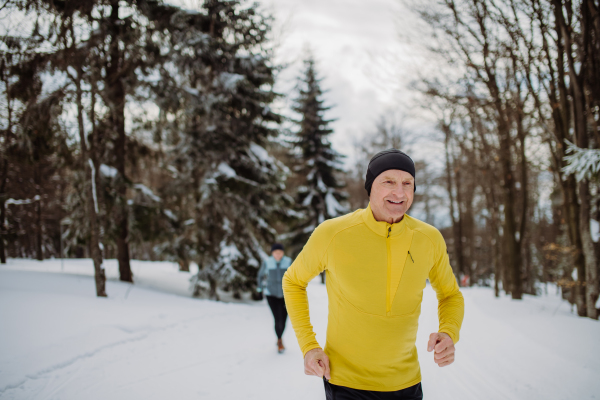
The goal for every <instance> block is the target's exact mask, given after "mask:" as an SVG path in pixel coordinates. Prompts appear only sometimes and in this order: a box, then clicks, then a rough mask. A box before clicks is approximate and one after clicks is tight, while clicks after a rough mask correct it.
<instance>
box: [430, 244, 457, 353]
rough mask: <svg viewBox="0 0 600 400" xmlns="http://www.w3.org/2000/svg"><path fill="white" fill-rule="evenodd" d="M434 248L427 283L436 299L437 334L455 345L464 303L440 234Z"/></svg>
mask: <svg viewBox="0 0 600 400" xmlns="http://www.w3.org/2000/svg"><path fill="white" fill-rule="evenodd" d="M434 246H435V247H436V251H435V254H436V256H435V260H434V265H433V268H432V269H431V271H430V272H429V281H430V282H431V287H433V289H434V290H435V292H436V294H437V299H438V319H439V322H440V326H439V332H444V333H447V334H448V335H450V338H451V339H452V341H453V342H454V343H455V344H456V342H458V339H459V332H460V327H461V325H462V321H463V317H464V315H465V301H464V298H463V295H462V293H461V292H460V290H459V289H458V284H457V283H456V278H455V276H454V273H453V271H452V267H451V266H450V261H449V258H448V252H447V251H446V243H445V241H444V238H443V236H442V235H441V233H440V234H439V236H438V237H437V243H435V244H434Z"/></svg>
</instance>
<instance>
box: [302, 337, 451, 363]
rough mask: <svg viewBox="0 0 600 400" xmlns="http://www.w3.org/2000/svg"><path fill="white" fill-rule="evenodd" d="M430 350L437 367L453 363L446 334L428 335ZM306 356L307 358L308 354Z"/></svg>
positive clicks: (449, 340)
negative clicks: (432, 352)
mask: <svg viewBox="0 0 600 400" xmlns="http://www.w3.org/2000/svg"><path fill="white" fill-rule="evenodd" d="M432 350H435V352H434V354H433V361H435V363H436V364H437V365H438V367H445V366H446V365H450V364H452V363H453V362H454V352H455V349H454V342H453V341H452V339H450V336H449V335H448V334H447V333H444V332H436V333H432V334H431V335H429V342H428V343H427V351H432ZM306 355H307V356H308V353H306Z"/></svg>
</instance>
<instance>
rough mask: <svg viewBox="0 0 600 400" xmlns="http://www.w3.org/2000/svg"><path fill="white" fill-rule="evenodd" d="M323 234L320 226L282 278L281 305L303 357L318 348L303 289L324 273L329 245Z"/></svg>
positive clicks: (326, 235)
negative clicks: (284, 309) (283, 304)
mask: <svg viewBox="0 0 600 400" xmlns="http://www.w3.org/2000/svg"><path fill="white" fill-rule="evenodd" d="M327 231H328V230H327V229H325V228H323V224H321V225H320V226H319V227H317V229H315V231H314V232H313V233H312V235H311V236H310V239H308V242H307V243H306V245H305V246H304V248H303V249H302V251H301V252H300V254H299V255H298V257H296V260H294V262H293V263H292V265H291V266H290V267H289V268H288V270H287V271H286V273H285V275H284V276H283V294H284V297H285V305H286V308H287V311H288V315H289V316H290V321H291V322H292V327H293V328H294V331H295V332H296V338H297V339H298V344H299V345H300V349H301V350H302V354H303V355H306V353H307V352H308V351H310V350H312V349H316V348H321V346H319V343H318V342H317V340H316V337H315V336H316V335H315V332H314V330H313V326H312V324H311V323H310V316H309V311H308V297H307V296H306V286H307V285H308V282H310V281H311V280H312V279H313V278H314V277H315V276H317V275H319V273H321V272H323V271H324V270H325V269H327V260H326V253H327V247H328V245H329V243H330V242H331V239H330V238H329V236H330V235H328V232H327Z"/></svg>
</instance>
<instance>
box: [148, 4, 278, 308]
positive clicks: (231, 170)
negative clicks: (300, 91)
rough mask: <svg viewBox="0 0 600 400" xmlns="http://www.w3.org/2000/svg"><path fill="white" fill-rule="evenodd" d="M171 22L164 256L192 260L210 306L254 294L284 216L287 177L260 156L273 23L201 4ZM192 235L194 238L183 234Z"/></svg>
mask: <svg viewBox="0 0 600 400" xmlns="http://www.w3.org/2000/svg"><path fill="white" fill-rule="evenodd" d="M171 21H174V24H175V26H176V29H175V30H172V31H171V33H170V35H171V36H169V38H168V40H169V42H168V44H167V47H168V48H170V49H171V53H170V54H169V58H170V60H171V63H170V64H169V68H164V69H162V70H161V80H160V85H156V87H155V91H156V96H157V99H158V100H157V102H158V104H160V106H161V115H162V117H161V119H160V121H159V124H158V126H157V129H158V130H159V131H160V133H159V135H158V136H161V137H164V138H165V139H164V140H165V141H166V144H167V146H170V147H171V151H169V155H168V160H167V162H166V165H165V167H166V168H167V169H169V170H170V171H172V173H173V179H172V180H171V181H170V182H167V183H166V184H165V186H164V187H163V188H162V190H161V197H162V198H163V199H164V200H165V202H166V203H167V205H168V207H170V208H169V209H168V210H169V214H170V215H171V216H172V220H173V229H174V232H175V233H176V235H175V236H174V237H172V238H171V239H170V241H169V244H165V245H163V246H162V248H163V249H165V250H168V252H169V253H170V254H178V255H177V257H178V258H179V257H180V258H181V259H183V260H185V258H190V257H193V258H195V259H196V261H197V262H198V265H199V267H200V271H199V273H198V275H197V276H196V278H195V280H194V286H195V292H196V294H199V292H200V291H202V290H203V289H204V288H205V286H207V289H208V292H209V296H210V297H211V298H215V299H217V298H218V295H217V289H226V290H227V289H231V290H233V292H234V294H236V295H239V294H240V293H241V292H242V291H247V290H250V289H251V288H252V287H253V286H254V281H255V278H256V271H257V268H258V267H259V265H260V261H261V259H262V258H263V257H265V256H266V254H265V253H264V251H263V250H262V248H263V247H264V246H265V245H266V244H267V243H269V242H271V241H273V240H274V237H275V234H276V232H275V230H274V229H273V227H272V224H273V221H274V220H276V219H277V218H278V216H279V215H284V214H285V212H286V207H285V202H286V198H285V195H284V193H283V190H284V188H285V186H284V178H285V169H286V168H285V166H283V165H282V164H280V163H279V162H278V161H277V160H275V159H274V158H273V157H272V156H271V155H269V153H268V152H267V150H266V148H268V147H269V142H270V138H272V137H274V136H276V135H277V134H278V130H277V124H278V123H279V121H280V119H281V118H280V116H279V115H277V114H276V113H274V112H273V111H272V110H271V109H270V107H269V105H270V104H271V103H272V102H273V100H274V99H275V97H276V94H275V93H274V92H273V83H274V72H275V67H274V66H273V65H272V62H271V57H272V54H271V52H270V50H269V48H268V45H269V43H268V41H267V34H268V32H269V29H270V20H269V18H267V17H265V16H263V15H261V14H260V13H259V11H258V10H257V6H256V5H252V6H248V5H246V4H244V3H242V2H238V1H220V0H208V1H205V2H204V3H203V5H202V9H201V10H200V11H199V12H187V11H185V10H180V11H177V12H176V13H174V14H173V15H172V16H171ZM190 225H193V226H194V234H193V235H190V234H189V232H187V231H186V229H183V228H182V226H190ZM190 242H191V243H193V245H190ZM182 253H184V254H182ZM185 253H188V254H187V255H186V254H185Z"/></svg>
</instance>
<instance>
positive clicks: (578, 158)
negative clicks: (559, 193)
mask: <svg viewBox="0 0 600 400" xmlns="http://www.w3.org/2000/svg"><path fill="white" fill-rule="evenodd" d="M565 143H566V145H567V150H566V153H567V155H566V156H565V157H564V160H565V161H566V162H567V165H566V166H565V167H564V168H563V169H562V171H563V172H564V173H565V175H567V176H569V175H575V179H577V181H582V180H584V179H592V178H594V177H597V176H598V172H599V171H600V149H582V148H581V147H577V146H576V145H575V144H573V143H571V142H570V141H568V140H565Z"/></svg>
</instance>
